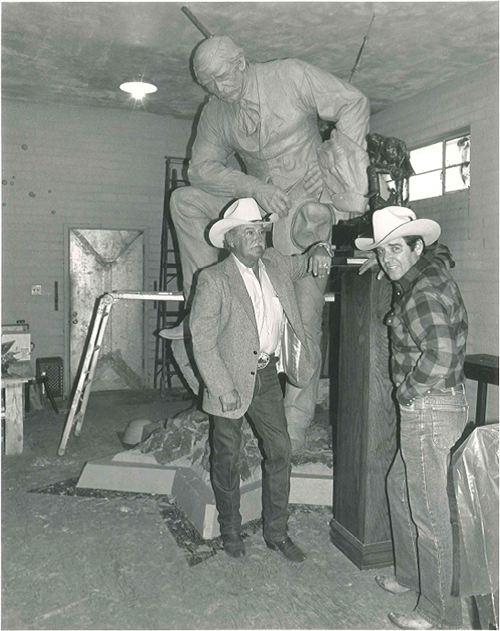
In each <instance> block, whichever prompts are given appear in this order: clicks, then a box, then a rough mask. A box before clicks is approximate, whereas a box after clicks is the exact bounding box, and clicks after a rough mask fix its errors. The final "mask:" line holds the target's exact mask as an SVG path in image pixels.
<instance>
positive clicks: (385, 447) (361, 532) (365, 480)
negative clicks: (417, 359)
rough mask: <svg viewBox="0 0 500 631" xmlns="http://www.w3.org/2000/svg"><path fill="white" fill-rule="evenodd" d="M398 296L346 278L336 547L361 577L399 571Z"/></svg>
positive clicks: (386, 287)
mask: <svg viewBox="0 0 500 631" xmlns="http://www.w3.org/2000/svg"><path fill="white" fill-rule="evenodd" d="M391 295H392V288H391V284H390V282H389V281H387V280H386V279H385V278H383V279H381V280H376V275H375V274H374V273H370V272H368V273H365V274H363V275H362V276H359V275H358V270H357V269H355V270H348V271H346V272H344V273H343V275H342V289H341V307H340V310H341V315H340V319H341V323H340V351H339V376H338V384H339V385H338V393H339V402H338V415H337V419H336V422H335V427H336V436H335V457H334V493H333V519H332V522H331V532H330V537H331V540H332V542H333V543H334V544H335V545H336V546H337V547H338V548H339V549H340V550H342V552H344V554H345V555H346V556H347V557H348V558H349V559H350V560H351V561H353V563H355V564H356V565H357V566H358V567H359V568H360V569H368V568H374V567H383V566H386V565H391V564H392V563H393V552H392V540H391V531H390V525H389V512H388V504H387V495H386V489H385V480H386V476H387V473H388V470H389V467H390V465H391V462H392V460H393V458H394V455H395V453H396V411H395V406H394V403H393V401H392V398H391V392H392V384H391V382H390V379H389V346H388V331H387V327H386V326H385V324H384V318H385V316H386V314H387V313H388V312H389V310H390V302H391Z"/></svg>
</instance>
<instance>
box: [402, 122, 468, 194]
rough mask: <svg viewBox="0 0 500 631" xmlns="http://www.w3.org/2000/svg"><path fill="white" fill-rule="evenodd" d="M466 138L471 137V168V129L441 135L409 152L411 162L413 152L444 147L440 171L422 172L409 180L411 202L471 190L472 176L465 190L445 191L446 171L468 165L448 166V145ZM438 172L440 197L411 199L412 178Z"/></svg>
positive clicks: (462, 163) (466, 128) (464, 128)
mask: <svg viewBox="0 0 500 631" xmlns="http://www.w3.org/2000/svg"><path fill="white" fill-rule="evenodd" d="M464 136H469V161H468V164H469V166H470V163H471V159H470V158H471V156H470V145H471V144H472V143H471V130H470V127H463V128H461V129H457V130H454V131H452V132H449V133H446V134H443V135H440V136H438V137H436V138H434V139H432V140H427V141H425V142H423V143H420V144H418V145H416V146H414V147H412V148H411V149H409V150H408V152H409V155H410V162H411V154H412V152H413V151H417V150H418V149H424V148H425V147H431V146H432V145H437V144H441V146H442V156H441V166H440V168H439V169H430V170H429V171H422V172H420V173H416V174H415V175H414V176H411V177H409V178H408V200H409V202H419V201H423V200H425V199H434V198H436V197H443V196H444V195H451V194H453V193H459V192H462V191H465V190H469V189H470V174H469V185H468V186H465V187H464V188H459V189H455V190H453V191H447V190H445V187H446V171H448V170H450V169H452V168H455V167H457V166H460V165H465V164H467V162H460V163H457V164H450V165H446V143H447V142H449V141H450V140H455V139H459V138H463V137H464ZM436 172H438V173H439V174H440V184H441V192H440V194H439V195H429V196H428V197H420V198H419V199H412V198H411V180H412V177H415V176H417V175H424V174H426V173H436Z"/></svg>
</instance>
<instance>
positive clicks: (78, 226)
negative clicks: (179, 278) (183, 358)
mask: <svg viewBox="0 0 500 631" xmlns="http://www.w3.org/2000/svg"><path fill="white" fill-rule="evenodd" d="M71 230H140V231H142V233H143V235H144V240H143V265H142V285H143V288H144V286H145V284H146V282H147V279H148V278H149V270H150V267H151V265H150V260H149V253H150V244H149V232H150V228H149V226H146V225H144V224H133V225H130V224H128V223H127V224H125V225H123V224H120V225H116V224H115V225H113V224H108V223H105V224H101V223H80V222H78V223H73V222H72V223H65V224H64V287H63V299H62V301H61V302H62V304H63V305H64V314H65V315H64V371H63V372H64V376H63V383H64V398H67V397H69V396H71V395H72V394H73V386H74V384H73V383H72V382H71V370H70V360H71V326H70V320H71V314H70V311H69V303H70V299H71V291H70V273H69V272H70V265H69V245H70V236H69V235H70V231H71ZM114 289H116V290H118V289H127V287H123V288H122V287H115V288H114ZM145 291H147V289H145ZM97 298H98V296H96V299H97ZM144 302H146V301H144ZM146 307H147V305H143V313H144V326H143V331H142V335H143V344H142V366H143V380H144V384H145V385H147V384H148V365H147V361H148V340H149V337H150V336H149V331H148V313H147V309H146Z"/></svg>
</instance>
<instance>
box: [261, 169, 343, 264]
mask: <svg viewBox="0 0 500 631" xmlns="http://www.w3.org/2000/svg"><path fill="white" fill-rule="evenodd" d="M286 192H287V194H288V196H289V197H290V199H291V200H292V206H291V208H290V210H289V211H288V215H286V216H285V217H279V218H278V221H277V223H276V224H275V225H274V226H273V246H274V247H275V248H276V249H277V250H278V251H279V252H281V254H301V253H302V252H303V251H304V250H305V249H306V248H307V247H309V246H310V245H312V243H315V242H317V241H329V240H330V235H331V227H332V225H333V224H334V223H335V213H334V211H333V208H332V207H331V206H330V205H329V204H320V202H319V201H318V195H316V196H314V195H312V196H311V195H310V194H308V193H307V192H306V191H305V189H304V180H303V179H302V180H299V181H298V182H297V183H296V184H294V186H292V188H290V189H288V190H287V191H286ZM307 204H317V205H318V206H324V210H325V215H326V214H327V211H329V212H330V214H331V218H330V221H327V220H326V217H325V219H324V220H322V221H321V225H318V226H317V234H316V236H315V237H314V238H313V240H312V241H310V242H308V243H305V242H304V241H303V238H301V236H302V230H304V229H305V230H307V231H308V232H309V231H310V229H311V228H314V227H315V226H313V225H311V223H310V222H309V221H308V219H307V217H306V216H305V215H304V214H303V213H302V210H303V209H304V208H305V206H306V205H307Z"/></svg>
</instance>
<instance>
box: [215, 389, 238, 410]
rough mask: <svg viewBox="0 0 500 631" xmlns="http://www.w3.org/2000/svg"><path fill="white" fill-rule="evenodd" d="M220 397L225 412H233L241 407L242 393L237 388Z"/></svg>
mask: <svg viewBox="0 0 500 631" xmlns="http://www.w3.org/2000/svg"><path fill="white" fill-rule="evenodd" d="M219 399H220V402H221V405H222V411H223V412H233V411H234V410H239V409H240V407H241V399H240V393H239V392H238V390H236V389H234V390H231V392H227V393H226V394H223V395H222V396H221V397H219Z"/></svg>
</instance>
